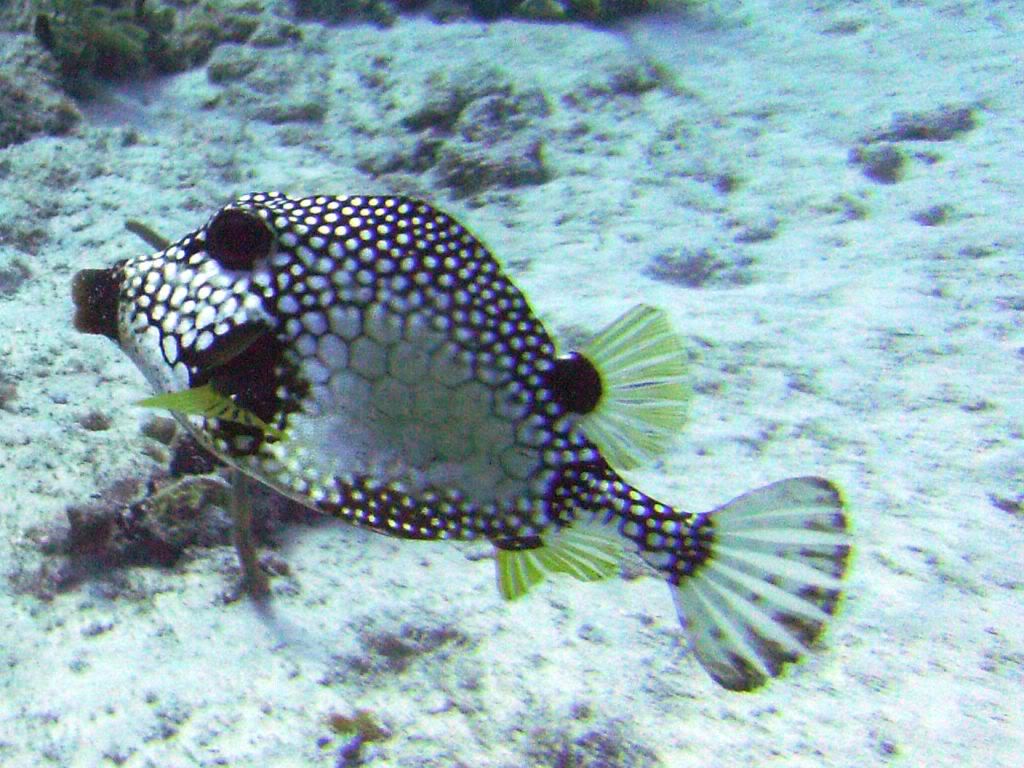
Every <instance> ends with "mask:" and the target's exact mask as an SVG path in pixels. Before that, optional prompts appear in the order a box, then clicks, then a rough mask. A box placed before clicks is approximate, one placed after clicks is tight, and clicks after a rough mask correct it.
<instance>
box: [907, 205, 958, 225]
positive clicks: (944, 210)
mask: <svg viewBox="0 0 1024 768" xmlns="http://www.w3.org/2000/svg"><path fill="white" fill-rule="evenodd" d="M951 210H952V209H951V208H950V207H949V206H948V205H933V206H931V207H930V208H925V209H924V210H922V211H917V212H915V213H914V214H913V215H912V216H911V218H912V219H913V220H914V221H916V222H917V223H918V224H920V225H921V226H922V227H936V226H938V225H939V224H944V223H945V222H946V219H948V218H949V214H950V211H951Z"/></svg>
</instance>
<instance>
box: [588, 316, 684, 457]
mask: <svg viewBox="0 0 1024 768" xmlns="http://www.w3.org/2000/svg"><path fill="white" fill-rule="evenodd" d="M580 351H581V353H582V354H583V355H584V356H585V357H586V358H587V359H588V360H589V361H590V362H591V363H592V364H593V366H594V368H595V369H597V372H598V374H599V375H600V377H601V390H602V393H601V398H600V400H599V401H598V403H597V406H596V407H595V408H594V410H592V411H590V412H589V413H587V414H586V415H585V416H583V417H582V419H581V421H580V423H581V426H582V427H583V431H584V432H585V433H586V435H587V437H588V438H589V439H590V440H591V441H593V442H594V443H595V444H596V445H597V447H598V448H600V449H601V454H602V455H603V456H604V458H605V460H606V461H607V462H608V463H609V464H610V465H611V466H612V467H613V468H615V469H619V470H625V469H632V468H634V467H637V466H640V465H641V464H643V463H645V462H649V461H651V460H652V459H654V458H656V457H657V456H659V455H661V454H662V453H664V452H665V450H666V448H667V447H668V445H669V443H670V441H671V440H672V439H673V438H674V437H675V436H676V434H677V433H678V432H679V430H680V429H681V428H682V426H683V424H684V423H685V421H686V404H687V401H688V400H689V399H690V389H689V387H688V386H687V385H686V381H685V376H686V366H685V360H684V352H683V344H682V341H681V340H680V339H679V337H678V336H677V335H676V334H675V332H674V331H673V330H672V326H671V325H670V323H669V320H668V315H667V314H666V313H665V312H664V311H662V310H660V309H655V308H654V307H649V306H646V305H643V304H640V305H637V306H635V307H633V309H631V310H629V311H628V312H627V313H626V314H624V315H623V316H622V317H620V318H619V319H618V320H616V321H615V322H613V323H612V324H611V325H610V326H608V328H606V329H605V330H604V331H602V332H601V333H600V334H598V336H597V337H596V338H594V339H593V340H592V341H590V342H589V343H588V344H587V345H586V346H585V347H584V348H583V349H582V350H580Z"/></svg>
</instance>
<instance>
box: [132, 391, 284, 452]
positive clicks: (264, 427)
mask: <svg viewBox="0 0 1024 768" xmlns="http://www.w3.org/2000/svg"><path fill="white" fill-rule="evenodd" d="M135 404H136V405H141V406H142V407H143V408H166V409H167V410H169V411H175V412H176V413H183V414H187V415H191V416H205V417H206V418H208V419H220V420H221V421H230V422H233V423H235V424H242V425H244V426H246V427H254V428H256V429H259V430H261V431H263V433H264V434H266V435H267V436H268V437H273V438H275V439H277V440H281V439H283V438H284V433H283V432H281V430H279V429H277V428H276V427H272V426H271V425H270V424H267V422H265V421H264V420H263V419H261V418H260V417H259V416H257V415H256V414H255V413H253V412H252V411H250V410H248V409H247V408H243V407H242V406H240V405H239V404H238V403H236V402H235V401H234V400H232V399H231V398H230V397H228V396H227V395H225V394H222V393H220V392H218V391H217V390H216V389H214V388H213V385H212V384H203V385H202V386H200V387H192V388H191V389H185V390H181V391H180V392H164V393H163V394H160V395H154V396H153V397H147V398H146V399H145V400H139V401H138V402H136V403H135Z"/></svg>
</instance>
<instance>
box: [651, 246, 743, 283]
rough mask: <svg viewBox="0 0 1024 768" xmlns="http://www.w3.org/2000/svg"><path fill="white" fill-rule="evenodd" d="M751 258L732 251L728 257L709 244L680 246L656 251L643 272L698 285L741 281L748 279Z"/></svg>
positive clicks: (652, 275) (671, 281) (652, 276)
mask: <svg viewBox="0 0 1024 768" xmlns="http://www.w3.org/2000/svg"><path fill="white" fill-rule="evenodd" d="M752 264H753V259H751V258H750V257H749V256H745V255H743V254H742V253H738V252H733V253H731V254H729V257H724V256H722V255H719V254H718V253H716V252H715V251H713V250H712V249H710V248H697V249H688V248H679V249H673V250H668V251H663V252H661V253H659V254H657V255H656V256H655V257H654V258H653V259H651V261H650V263H649V264H648V265H647V266H646V267H644V269H643V273H644V274H645V275H647V276H648V277H650V278H653V279H654V280H660V281H662V282H666V283H671V284H672V285H681V286H684V287H686V288H700V287H703V286H705V285H744V284H747V283H749V282H751V279H752V277H751V274H750V266H751V265H752Z"/></svg>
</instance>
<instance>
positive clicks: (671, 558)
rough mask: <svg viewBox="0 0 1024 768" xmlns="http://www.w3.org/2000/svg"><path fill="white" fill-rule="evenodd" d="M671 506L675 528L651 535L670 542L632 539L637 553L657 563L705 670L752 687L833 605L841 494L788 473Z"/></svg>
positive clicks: (798, 648) (842, 559)
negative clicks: (725, 498) (691, 510)
mask: <svg viewBox="0 0 1024 768" xmlns="http://www.w3.org/2000/svg"><path fill="white" fill-rule="evenodd" d="M656 507H657V508H660V509H662V510H665V511H666V512H671V511H673V510H670V509H669V508H667V507H663V506H662V505H656ZM675 515H676V520H677V521H678V523H679V525H678V527H679V529H680V533H679V534H677V536H675V537H662V538H661V541H662V542H669V541H671V539H672V538H675V539H676V548H675V551H674V552H673V551H668V550H667V548H663V547H658V548H655V549H654V551H651V548H649V547H646V546H644V545H643V544H641V548H640V554H641V556H642V557H643V558H644V559H645V560H647V561H648V562H649V563H650V564H651V565H654V566H655V567H656V568H658V569H659V570H661V571H662V572H663V573H665V572H667V575H668V580H669V586H670V587H671V589H672V598H673V601H674V602H675V606H676V612H677V613H678V615H679V619H680V621H681V622H682V624H683V627H684V629H685V630H686V632H687V634H688V636H689V639H690V642H691V645H692V647H693V650H694V653H695V655H696V657H697V660H698V661H699V662H700V663H701V665H702V666H703V667H704V669H705V670H707V672H708V673H709V674H710V675H711V677H712V678H713V679H714V680H715V681H716V682H718V683H719V684H720V685H722V686H724V687H725V688H728V689H730V690H735V691H750V690H753V689H755V688H758V687H760V686H761V685H763V684H764V683H765V682H767V680H768V679H769V678H773V677H777V676H778V675H780V674H781V673H782V671H783V669H784V668H785V666H786V665H787V664H790V663H792V662H796V661H798V660H799V659H801V658H802V657H803V656H804V655H805V654H806V652H807V651H808V649H809V648H810V646H811V645H812V644H813V643H814V641H815V640H817V639H818V638H819V637H820V635H821V634H822V632H823V630H824V628H825V626H826V624H827V622H828V620H829V619H830V617H831V616H832V615H833V614H834V613H835V612H836V610H837V608H838V605H839V603H840V597H841V594H842V587H843V583H842V578H843V575H844V573H845V572H846V567H847V561H848V559H849V555H850V535H849V531H848V527H847V517H846V514H845V512H844V503H843V499H842V496H841V495H840V493H839V490H838V489H837V488H836V487H835V486H834V485H833V484H832V483H830V482H828V481H827V480H824V479H822V478H818V477H796V478H790V479H788V480H781V481H779V482H776V483H772V484H771V485H767V486H765V487H763V488H758V489H756V490H753V491H750V492H748V493H746V494H744V495H742V496H740V497H739V498H736V499H733V500H732V501H730V502H729V503H727V504H724V505H723V506H721V507H719V508H717V509H715V510H712V511H711V512H708V513H705V514H702V515H696V516H693V515H684V518H683V520H679V516H680V513H678V512H676V513H675ZM664 519H665V520H669V519H670V518H669V517H667V516H666V517H665V518H664ZM684 521H685V522H684Z"/></svg>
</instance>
